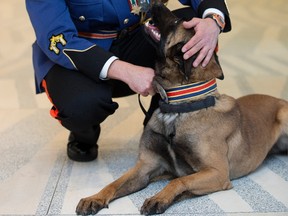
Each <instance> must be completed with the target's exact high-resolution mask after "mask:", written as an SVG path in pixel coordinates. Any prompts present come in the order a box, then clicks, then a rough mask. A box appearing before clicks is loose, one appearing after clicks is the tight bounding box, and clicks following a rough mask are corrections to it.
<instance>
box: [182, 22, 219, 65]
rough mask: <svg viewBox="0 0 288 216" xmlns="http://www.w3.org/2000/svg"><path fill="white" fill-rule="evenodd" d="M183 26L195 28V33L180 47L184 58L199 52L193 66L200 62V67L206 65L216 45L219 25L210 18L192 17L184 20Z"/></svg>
mask: <svg viewBox="0 0 288 216" xmlns="http://www.w3.org/2000/svg"><path fill="white" fill-rule="evenodd" d="M183 26H184V28H186V29H190V28H194V30H195V35H194V36H193V37H192V38H191V39H190V40H189V41H188V43H186V44H185V45H184V46H183V48H182V52H183V53H184V59H188V58H190V57H191V56H193V55H195V54H196V53H198V52H199V54H198V56H197V58H196V60H195V61H194V63H193V66H194V67H197V66H198V65H199V64H200V63H201V62H202V64H201V65H202V67H206V65H207V64H208V62H209V61H210V59H211V57H212V55H213V52H214V50H215V48H216V45H217V41H218V35H219V33H220V30H219V27H218V26H217V25H216V23H215V21H214V20H212V19H210V18H207V19H200V18H193V19H192V20H190V21H188V22H184V23H183Z"/></svg>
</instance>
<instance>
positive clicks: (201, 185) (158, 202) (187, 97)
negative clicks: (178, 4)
mask: <svg viewBox="0 0 288 216" xmlns="http://www.w3.org/2000/svg"><path fill="white" fill-rule="evenodd" d="M151 11H152V18H153V21H154V25H155V26H156V27H158V29H159V31H160V33H161V41H160V48H159V50H160V52H159V56H160V57H159V60H158V61H157V65H156V70H155V78H154V81H153V85H154V87H155V89H156V90H157V92H158V93H160V94H161V96H162V100H161V102H160V104H159V106H160V107H159V108H158V109H157V110H156V111H155V112H154V113H153V115H152V117H151V119H150V121H149V122H148V124H147V126H146V127H145V128H144V131H143V134H142V136H141V139H140V145H139V156H138V160H137V162H136V165H135V166H134V167H133V168H131V169H130V170H128V171H127V172H126V173H125V174H124V175H123V176H122V177H120V178H119V179H117V180H115V181H114V182H113V183H111V184H109V185H108V186H106V187H105V188H104V189H102V190H101V191H100V192H99V193H97V194H95V195H93V196H90V197H87V198H83V199H81V200H80V202H79V204H78V206H77V208H76V213H77V214H80V215H87V214H96V213H97V212H98V211H99V210H101V209H102V208H106V207H108V204H109V202H111V201H112V200H115V199H117V198H119V197H123V196H125V195H128V194H130V193H133V192H136V191H138V190H140V189H143V188H145V187H146V186H147V185H148V184H149V182H150V181H151V180H152V179H154V178H156V177H159V176H161V175H164V174H166V173H169V174H171V175H173V177H174V178H173V179H172V180H171V181H170V183H169V184H168V185H167V186H166V187H164V189H162V190H161V191H160V192H159V193H157V194H156V195H154V196H153V197H151V198H148V199H147V200H145V202H144V204H143V206H142V208H141V214H144V215H150V214H159V213H163V212H164V211H165V210H166V209H167V208H168V207H169V206H171V205H172V204H173V202H175V201H177V200H180V199H182V198H187V197H193V196H196V195H205V194H209V193H213V192H216V191H221V190H228V189H231V188H232V184H231V180H232V179H235V178H239V177H242V176H245V175H247V174H249V173H251V172H253V171H254V170H255V169H257V167H259V165H260V164H261V163H262V162H263V160H264V159H265V157H266V156H267V154H269V152H271V151H276V150H277V151H282V152H285V151H286V152H287V149H288V102H287V101H285V100H282V99H278V98H275V97H271V96H268V95H260V94H254V95H248V96H244V97H241V98H238V99H234V98H232V97H230V96H228V95H225V94H220V93H219V92H218V90H217V82H216V80H217V78H220V79H221V78H223V72H222V69H221V67H220V65H219V62H218V61H217V58H216V56H213V57H212V58H211V60H210V62H209V64H208V65H207V66H206V67H205V68H203V67H201V66H199V67H197V68H193V66H192V63H193V60H194V59H195V57H196V56H192V57H191V58H190V59H188V60H184V59H183V53H182V52H181V48H182V46H183V45H184V44H185V43H186V42H187V41H188V40H189V39H190V38H191V37H192V36H193V34H195V32H194V31H193V30H191V29H190V30H187V29H184V27H183V25H182V22H183V21H182V20H181V19H179V18H178V17H176V16H174V15H173V13H172V12H170V10H169V9H168V8H166V7H165V6H164V5H163V4H162V3H160V2H155V3H154V4H153V6H152V9H151ZM147 25H150V24H149V23H148V24H147ZM156 27H154V30H153V31H154V35H156V38H157V37H158V39H159V34H155V31H156V30H155V28H156Z"/></svg>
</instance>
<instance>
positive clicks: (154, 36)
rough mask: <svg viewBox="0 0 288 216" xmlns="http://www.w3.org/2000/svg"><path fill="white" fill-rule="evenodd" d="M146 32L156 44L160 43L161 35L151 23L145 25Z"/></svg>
mask: <svg viewBox="0 0 288 216" xmlns="http://www.w3.org/2000/svg"><path fill="white" fill-rule="evenodd" d="M144 30H145V32H146V34H148V35H149V36H150V37H151V38H152V39H153V40H154V41H155V42H159V41H160V37H161V34H160V32H159V30H158V28H157V27H156V26H154V25H153V23H151V22H150V21H147V22H146V23H145V25H144Z"/></svg>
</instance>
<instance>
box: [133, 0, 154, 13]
mask: <svg viewBox="0 0 288 216" xmlns="http://www.w3.org/2000/svg"><path fill="white" fill-rule="evenodd" d="M128 2H129V5H130V11H131V13H132V14H135V15H140V14H141V13H147V12H148V10H149V4H150V0H128Z"/></svg>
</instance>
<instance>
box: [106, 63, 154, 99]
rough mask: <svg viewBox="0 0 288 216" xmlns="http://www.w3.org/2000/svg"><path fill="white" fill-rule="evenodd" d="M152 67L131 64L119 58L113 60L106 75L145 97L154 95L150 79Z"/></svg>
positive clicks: (152, 75)
mask: <svg viewBox="0 0 288 216" xmlns="http://www.w3.org/2000/svg"><path fill="white" fill-rule="evenodd" d="M154 75H155V73H154V69H152V68H148V67H141V66H137V65H133V64H130V63H127V62H124V61H121V60H115V61H114V62H113V63H112V64H111V66H110V68H109V70H108V77H109V78H111V79H117V80H121V81H123V82H125V83H126V84H127V85H129V87H130V88H131V89H132V90H133V91H134V92H136V93H138V94H140V95H142V96H144V97H146V96H148V95H154V94H155V92H154V89H153V87H152V80H153V77H154Z"/></svg>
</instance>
